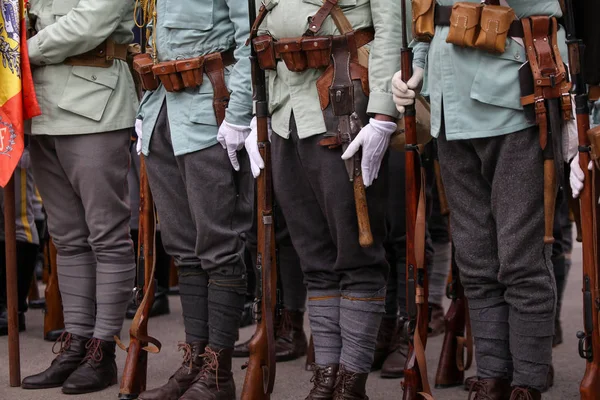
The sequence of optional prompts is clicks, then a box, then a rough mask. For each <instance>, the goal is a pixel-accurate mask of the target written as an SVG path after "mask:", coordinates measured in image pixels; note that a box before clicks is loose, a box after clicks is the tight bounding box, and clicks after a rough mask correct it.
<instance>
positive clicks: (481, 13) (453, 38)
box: [435, 2, 523, 53]
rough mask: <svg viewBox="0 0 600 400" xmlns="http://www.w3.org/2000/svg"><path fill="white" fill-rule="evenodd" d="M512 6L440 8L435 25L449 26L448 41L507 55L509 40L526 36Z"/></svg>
mask: <svg viewBox="0 0 600 400" xmlns="http://www.w3.org/2000/svg"><path fill="white" fill-rule="evenodd" d="M515 18H516V16H515V13H514V11H513V10H512V9H511V8H510V7H504V6H499V5H493V4H492V5H490V4H478V3H467V2H460V3H456V4H454V5H453V6H452V7H450V6H436V8H435V25H436V26H449V27H450V30H449V32H448V37H447V38H446V42H448V43H452V44H454V45H457V46H461V47H474V48H478V49H481V50H485V51H487V52H490V53H504V50H505V46H506V39H507V38H508V37H518V38H522V37H523V26H522V24H521V21H520V20H516V19H515Z"/></svg>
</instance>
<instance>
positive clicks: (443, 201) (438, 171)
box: [433, 160, 450, 216]
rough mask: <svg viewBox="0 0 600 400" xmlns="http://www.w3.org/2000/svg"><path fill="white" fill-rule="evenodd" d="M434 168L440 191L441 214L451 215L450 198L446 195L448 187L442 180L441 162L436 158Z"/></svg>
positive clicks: (436, 182)
mask: <svg viewBox="0 0 600 400" xmlns="http://www.w3.org/2000/svg"><path fill="white" fill-rule="evenodd" d="M433 169H434V172H435V185H436V187H437V191H438V199H439V201H440V214H442V215H443V216H448V215H450V206H448V198H447V197H446V188H445V187H444V182H443V181H442V170H441V168H440V162H439V161H438V160H435V161H434V162H433Z"/></svg>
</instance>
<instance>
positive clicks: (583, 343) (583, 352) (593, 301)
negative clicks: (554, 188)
mask: <svg viewBox="0 0 600 400" xmlns="http://www.w3.org/2000/svg"><path fill="white" fill-rule="evenodd" d="M565 7H566V13H565V22H566V23H565V27H566V32H567V45H568V47H569V67H570V72H571V81H572V82H573V92H574V93H575V114H576V117H577V132H578V137H579V165H580V167H581V170H582V171H583V174H584V185H583V190H582V191H581V193H580V194H579V205H580V212H581V240H582V252H583V317H584V331H583V332H578V333H577V337H578V338H579V355H580V356H581V357H582V358H583V359H585V361H586V366H585V374H584V376H583V379H582V381H581V384H580V386H579V392H580V395H581V399H582V400H592V399H597V398H598V393H600V331H599V329H600V326H599V325H598V310H597V304H598V301H600V297H599V296H600V291H599V282H598V272H599V268H598V242H597V240H598V239H599V236H598V235H599V232H598V223H597V217H598V215H597V212H598V189H599V188H600V187H599V186H598V179H599V178H600V177H599V174H598V170H597V168H593V170H592V171H589V170H588V164H589V162H590V160H591V155H590V140H589V138H588V131H589V129H590V115H589V112H590V110H589V106H588V89H587V85H586V83H585V79H584V77H583V71H582V68H581V64H582V61H583V51H584V45H583V41H582V40H581V39H578V38H577V35H576V30H575V14H574V11H575V9H574V8H573V0H566V1H565Z"/></svg>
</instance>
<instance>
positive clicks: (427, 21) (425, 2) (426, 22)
mask: <svg viewBox="0 0 600 400" xmlns="http://www.w3.org/2000/svg"><path fill="white" fill-rule="evenodd" d="M435 10H436V3H435V0H412V25H413V37H414V38H415V40H418V41H419V42H430V41H431V39H432V38H433V35H434V33H435V18H434V16H435Z"/></svg>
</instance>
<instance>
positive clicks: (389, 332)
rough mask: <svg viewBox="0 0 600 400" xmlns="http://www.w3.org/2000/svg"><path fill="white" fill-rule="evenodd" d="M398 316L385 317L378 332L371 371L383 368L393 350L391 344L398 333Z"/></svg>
mask: <svg viewBox="0 0 600 400" xmlns="http://www.w3.org/2000/svg"><path fill="white" fill-rule="evenodd" d="M397 324H398V320H397V318H383V319H382V320H381V325H380V326H379V332H378V333H377V343H376V344H375V353H374V355H373V365H372V366H371V371H377V370H378V369H381V366H382V365H383V363H384V361H385V359H386V358H387V356H388V354H390V353H391V352H392V349H391V345H392V342H394V339H395V335H396V325H397Z"/></svg>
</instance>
